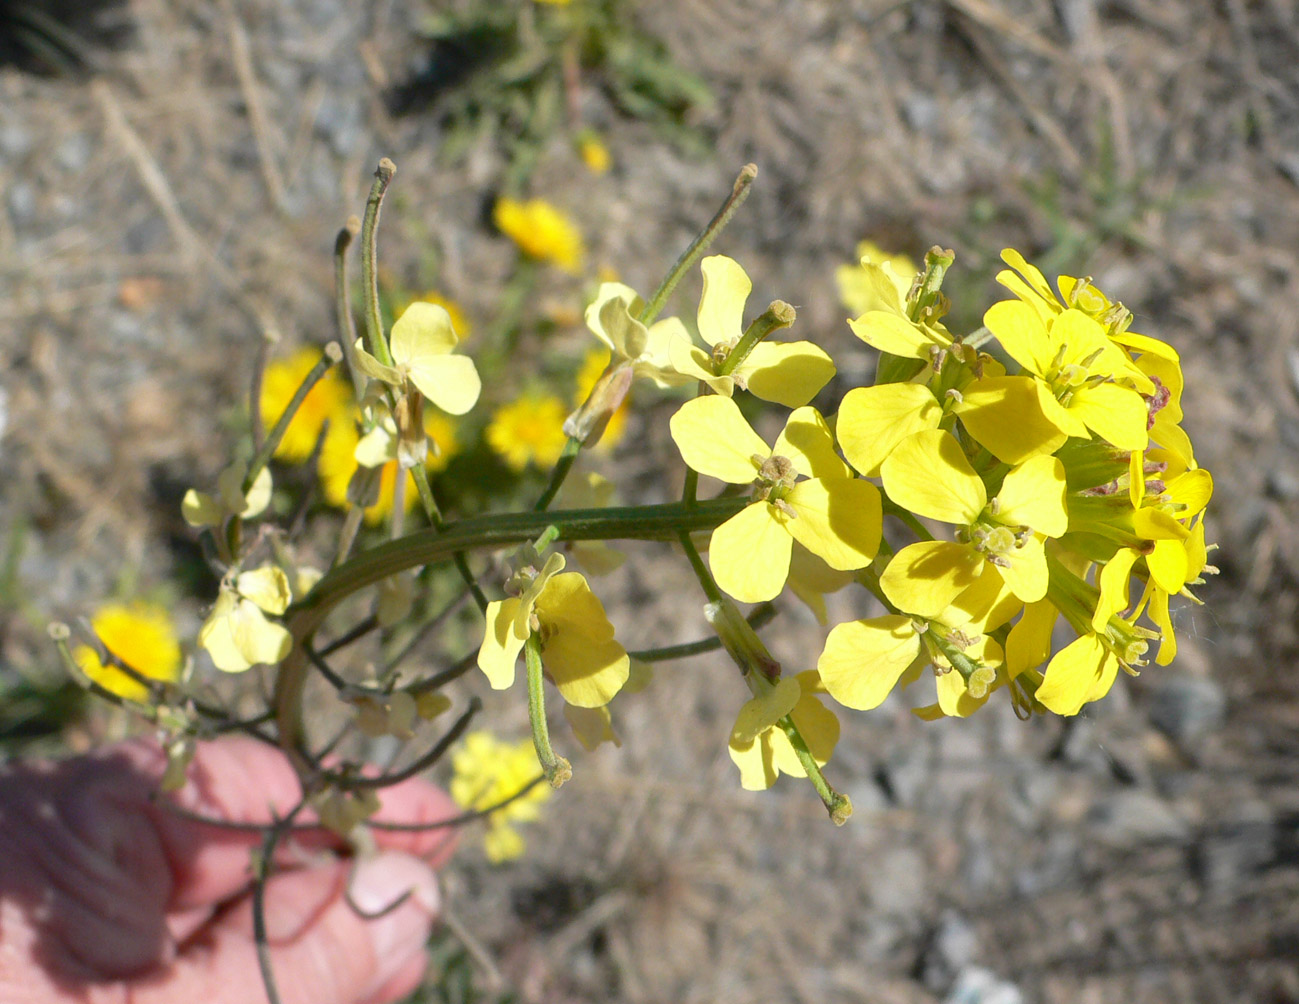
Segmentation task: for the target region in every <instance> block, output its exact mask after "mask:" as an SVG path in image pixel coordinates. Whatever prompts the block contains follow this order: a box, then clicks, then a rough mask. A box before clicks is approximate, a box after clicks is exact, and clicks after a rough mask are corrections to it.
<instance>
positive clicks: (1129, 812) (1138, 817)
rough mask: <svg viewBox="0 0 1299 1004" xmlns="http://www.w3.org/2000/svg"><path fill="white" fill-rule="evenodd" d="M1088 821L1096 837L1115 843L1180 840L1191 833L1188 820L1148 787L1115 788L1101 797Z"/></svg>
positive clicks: (1088, 815) (1121, 844) (1118, 845)
mask: <svg viewBox="0 0 1299 1004" xmlns="http://www.w3.org/2000/svg"><path fill="white" fill-rule="evenodd" d="M1087 823H1088V826H1089V828H1090V829H1091V830H1093V831H1094V835H1095V837H1096V839H1097V840H1099V841H1100V842H1101V843H1104V844H1108V845H1110V846H1112V847H1131V846H1134V845H1137V844H1145V843H1155V842H1161V841H1176V842H1180V841H1184V840H1186V839H1187V838H1188V837H1189V835H1190V827H1189V826H1188V825H1187V823H1186V821H1185V820H1183V819H1182V818H1181V817H1180V816H1178V815H1177V813H1175V812H1174V811H1173V809H1172V807H1171V806H1169V804H1168V803H1167V802H1165V801H1164V800H1163V799H1162V798H1160V797H1159V796H1158V795H1155V794H1153V793H1151V792H1148V791H1133V790H1127V791H1116V792H1114V793H1113V794H1111V795H1109V796H1107V797H1105V798H1102V799H1101V800H1100V801H1099V802H1097V803H1096V804H1095V805H1094V806H1092V809H1091V811H1090V812H1089V813H1088V814H1087Z"/></svg>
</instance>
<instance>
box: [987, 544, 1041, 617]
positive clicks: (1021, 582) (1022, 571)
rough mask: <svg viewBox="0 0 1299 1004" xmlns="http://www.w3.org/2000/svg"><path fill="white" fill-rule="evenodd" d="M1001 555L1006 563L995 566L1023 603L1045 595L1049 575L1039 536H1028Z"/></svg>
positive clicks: (1033, 601)
mask: <svg viewBox="0 0 1299 1004" xmlns="http://www.w3.org/2000/svg"><path fill="white" fill-rule="evenodd" d="M1001 557H1002V558H1003V559H1004V560H1005V561H1006V562H1007V563H1006V564H1005V565H997V566H996V568H997V571H998V572H1000V573H1001V577H1002V578H1003V579H1005V580H1006V585H1008V586H1009V587H1010V591H1011V592H1012V593H1014V594H1015V595H1016V596H1018V597H1019V598H1020V599H1021V600H1023V601H1024V602H1025V603H1035V602H1037V601H1038V600H1040V599H1041V598H1042V597H1044V596H1045V595H1046V587H1047V584H1048V579H1049V575H1048V573H1047V567H1046V552H1045V551H1044V550H1043V549H1042V541H1041V538H1039V537H1037V536H1029V537H1027V538H1025V540H1024V542H1023V544H1022V545H1021V546H1019V547H1017V548H1015V549H1014V550H1013V551H1007V552H1005V553H1003V554H1002V555H1001Z"/></svg>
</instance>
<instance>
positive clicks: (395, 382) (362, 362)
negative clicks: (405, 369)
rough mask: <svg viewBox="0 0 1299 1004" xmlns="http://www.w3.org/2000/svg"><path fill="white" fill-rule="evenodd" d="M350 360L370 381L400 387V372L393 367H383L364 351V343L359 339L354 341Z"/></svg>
mask: <svg viewBox="0 0 1299 1004" xmlns="http://www.w3.org/2000/svg"><path fill="white" fill-rule="evenodd" d="M352 360H353V361H354V362H355V364H356V368H357V369H358V370H360V371H361V372H362V373H363V374H365V375H366V376H368V377H369V378H370V379H371V380H378V381H379V382H380V383H386V384H387V385H388V386H389V387H400V386H401V382H402V376H401V370H399V369H397V367H395V366H385V365H384V364H383V363H381V362H379V360H378V359H376V358H375V357H374V356H372V355H370V353H369V352H367V351H366V350H365V342H364V341H362V340H361V339H360V338H358V339H357V340H356V346H355V351H354V352H353V353H352Z"/></svg>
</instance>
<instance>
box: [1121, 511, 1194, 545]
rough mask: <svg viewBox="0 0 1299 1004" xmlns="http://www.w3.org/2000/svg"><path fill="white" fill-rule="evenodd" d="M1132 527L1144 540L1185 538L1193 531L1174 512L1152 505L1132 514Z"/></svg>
mask: <svg viewBox="0 0 1299 1004" xmlns="http://www.w3.org/2000/svg"><path fill="white" fill-rule="evenodd" d="M1132 529H1133V530H1135V531H1136V534H1137V536H1138V537H1141V538H1142V539H1143V540H1185V539H1186V538H1187V537H1188V536H1189V535H1190V532H1191V531H1190V530H1189V529H1187V528H1186V527H1185V526H1183V525H1182V524H1181V523H1179V522H1178V521H1177V519H1176V518H1174V517H1173V516H1172V514H1170V513H1166V512H1164V511H1163V510H1162V509H1154V508H1152V507H1150V506H1146V507H1145V508H1142V509H1138V510H1137V511H1136V512H1134V513H1133V514H1132Z"/></svg>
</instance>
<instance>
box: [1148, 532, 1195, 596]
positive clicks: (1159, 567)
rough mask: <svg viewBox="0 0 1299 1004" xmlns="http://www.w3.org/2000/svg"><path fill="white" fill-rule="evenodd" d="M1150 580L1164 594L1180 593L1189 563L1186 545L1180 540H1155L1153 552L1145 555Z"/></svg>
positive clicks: (1184, 582) (1184, 583)
mask: <svg viewBox="0 0 1299 1004" xmlns="http://www.w3.org/2000/svg"><path fill="white" fill-rule="evenodd" d="M1146 567H1147V568H1149V569H1150V578H1151V579H1152V580H1153V581H1154V583H1155V585H1157V586H1158V587H1159V588H1160V589H1161V590H1163V591H1164V592H1166V593H1180V592H1181V591H1182V588H1183V587H1184V586H1185V585H1186V580H1187V572H1188V570H1189V568H1190V562H1189V560H1188V558H1187V554H1186V544H1185V543H1184V542H1183V541H1180V540H1157V541H1155V547H1154V550H1153V551H1151V552H1150V553H1149V554H1147V555H1146Z"/></svg>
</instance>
